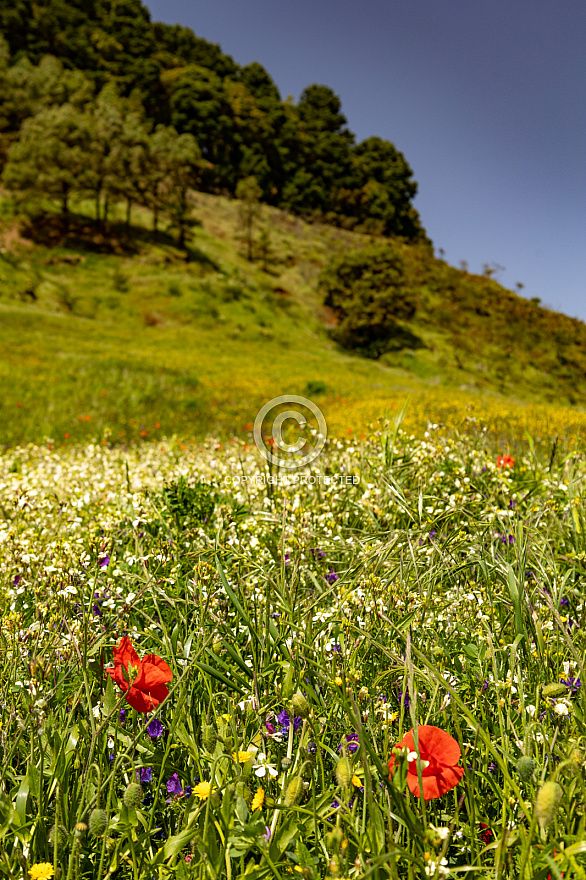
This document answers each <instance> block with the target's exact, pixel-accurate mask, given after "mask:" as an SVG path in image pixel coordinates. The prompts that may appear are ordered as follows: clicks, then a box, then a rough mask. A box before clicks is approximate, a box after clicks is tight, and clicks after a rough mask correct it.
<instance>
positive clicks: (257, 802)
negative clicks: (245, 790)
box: [250, 788, 265, 813]
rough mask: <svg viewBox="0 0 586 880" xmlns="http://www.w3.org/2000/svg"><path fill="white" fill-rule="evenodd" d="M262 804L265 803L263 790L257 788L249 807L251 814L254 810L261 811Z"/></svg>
mask: <svg viewBox="0 0 586 880" xmlns="http://www.w3.org/2000/svg"><path fill="white" fill-rule="evenodd" d="M264 802H265V793H264V789H262V788H257V790H256V794H255V795H254V797H253V799H252V804H251V805H250V809H251V810H252V812H253V813H254V811H255V810H261V809H262V805H263V804H264Z"/></svg>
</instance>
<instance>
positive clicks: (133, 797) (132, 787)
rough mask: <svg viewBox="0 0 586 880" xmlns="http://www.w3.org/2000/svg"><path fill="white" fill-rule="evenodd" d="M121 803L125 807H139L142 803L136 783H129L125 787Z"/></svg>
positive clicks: (139, 789) (140, 789)
mask: <svg viewBox="0 0 586 880" xmlns="http://www.w3.org/2000/svg"><path fill="white" fill-rule="evenodd" d="M122 803H123V804H124V806H125V807H139V806H140V805H141V803H142V788H141V787H140V785H139V784H138V782H131V783H130V784H129V785H127V786H126V791H125V792H124V794H123V795H122Z"/></svg>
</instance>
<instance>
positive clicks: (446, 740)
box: [389, 724, 464, 801]
mask: <svg viewBox="0 0 586 880" xmlns="http://www.w3.org/2000/svg"><path fill="white" fill-rule="evenodd" d="M417 732H418V736H419V755H420V757H421V776H422V782H423V797H424V799H425V800H426V801H429V800H431V799H432V798H438V797H441V796H442V794H445V793H446V792H447V791H450V789H451V788H454V786H456V785H457V784H458V783H459V781H460V780H461V778H462V776H463V775H464V768H463V767H458V766H457V764H458V761H459V760H460V746H459V745H458V743H457V742H456V740H455V739H454V738H453V737H451V736H450V734H449V733H446V732H445V730H442V729H441V728H440V727H433V726H432V725H429V724H424V725H422V726H421V727H419V728H418V729H417ZM405 747H406V748H407V749H409V759H410V760H409V764H408V770H407V785H408V786H409V791H410V792H411V793H412V794H414V795H415V797H419V794H420V791H419V779H418V777H417V754H416V749H415V741H414V739H413V731H412V730H410V731H409V733H406V734H405V736H404V737H403V739H402V741H401V742H400V743H398V748H405ZM395 760H396V758H395V757H394V756H393V757H392V758H391V760H390V761H389V779H392V778H393V767H394V766H395Z"/></svg>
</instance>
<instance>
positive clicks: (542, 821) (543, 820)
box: [535, 779, 562, 828]
mask: <svg viewBox="0 0 586 880" xmlns="http://www.w3.org/2000/svg"><path fill="white" fill-rule="evenodd" d="M561 796H562V789H561V787H560V786H559V785H558V784H557V782H553V781H552V780H551V779H550V780H549V781H548V782H544V784H543V785H542V786H541V788H540V789H539V791H538V792H537V798H536V800H535V813H536V815H537V821H538V822H539V825H540V827H541V828H547V826H548V825H551V823H552V822H553V820H554V819H555V814H556V812H557V808H558V805H559V802H560V799H561Z"/></svg>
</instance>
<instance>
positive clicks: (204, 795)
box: [193, 782, 212, 801]
mask: <svg viewBox="0 0 586 880" xmlns="http://www.w3.org/2000/svg"><path fill="white" fill-rule="evenodd" d="M193 793H194V795H195V796H196V797H198V798H199V799H200V801H205V800H207V799H208V798H209V796H210V794H211V793H212V784H211V782H198V784H197V785H196V786H195V788H194V789H193Z"/></svg>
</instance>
